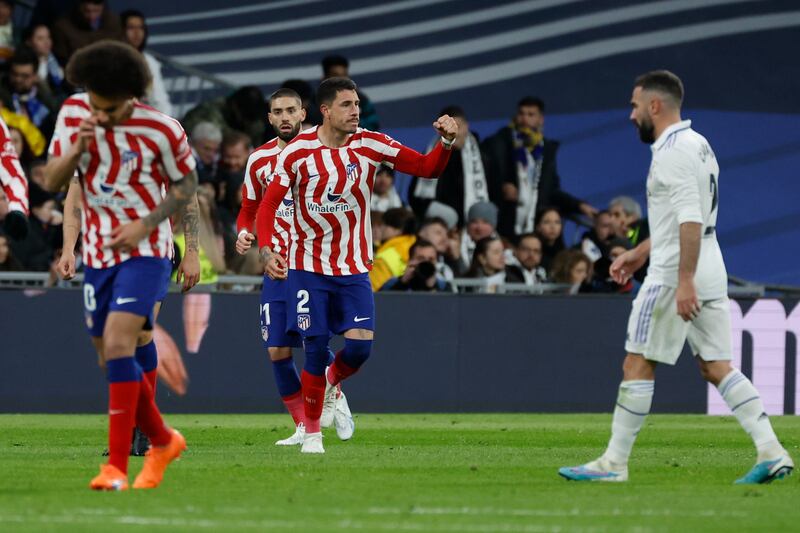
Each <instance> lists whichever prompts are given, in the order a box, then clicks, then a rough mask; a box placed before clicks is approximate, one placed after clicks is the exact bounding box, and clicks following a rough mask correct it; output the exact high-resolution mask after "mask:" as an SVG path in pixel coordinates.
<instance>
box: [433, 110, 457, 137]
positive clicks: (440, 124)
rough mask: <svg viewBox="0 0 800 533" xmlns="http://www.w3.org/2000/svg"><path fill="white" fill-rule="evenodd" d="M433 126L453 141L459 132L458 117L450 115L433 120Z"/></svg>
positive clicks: (440, 133)
mask: <svg viewBox="0 0 800 533" xmlns="http://www.w3.org/2000/svg"><path fill="white" fill-rule="evenodd" d="M433 128H434V129H435V130H436V132H437V133H438V134H439V135H441V136H442V137H444V138H445V139H447V140H448V141H452V140H453V139H455V138H456V135H457V134H458V122H456V119H454V118H453V117H451V116H449V115H442V116H441V117H439V118H437V119H436V120H435V121H434V122H433Z"/></svg>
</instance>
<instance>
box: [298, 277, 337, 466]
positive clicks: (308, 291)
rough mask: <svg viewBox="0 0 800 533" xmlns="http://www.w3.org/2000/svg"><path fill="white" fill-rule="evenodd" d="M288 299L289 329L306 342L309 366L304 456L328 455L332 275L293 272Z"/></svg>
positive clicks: (304, 391)
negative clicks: (325, 428) (325, 415)
mask: <svg viewBox="0 0 800 533" xmlns="http://www.w3.org/2000/svg"><path fill="white" fill-rule="evenodd" d="M288 283H289V285H288V287H289V293H288V298H287V321H288V322H289V327H288V329H289V330H290V331H293V332H296V333H297V334H299V335H300V336H302V339H303V347H304V350H305V363H304V365H303V371H302V373H301V374H300V383H301V388H302V395H303V402H304V414H305V427H306V434H305V437H304V440H303V446H302V447H301V449H300V451H301V452H302V453H325V449H324V447H323V446H322V429H321V425H320V417H321V416H322V406H323V400H324V397H325V383H326V380H325V368H326V366H327V363H328V356H329V351H328V341H329V339H330V333H329V332H330V328H329V326H328V314H329V292H330V290H331V282H330V281H329V277H328V276H323V275H320V274H314V273H312V272H304V271H301V270H290V271H289V276H288Z"/></svg>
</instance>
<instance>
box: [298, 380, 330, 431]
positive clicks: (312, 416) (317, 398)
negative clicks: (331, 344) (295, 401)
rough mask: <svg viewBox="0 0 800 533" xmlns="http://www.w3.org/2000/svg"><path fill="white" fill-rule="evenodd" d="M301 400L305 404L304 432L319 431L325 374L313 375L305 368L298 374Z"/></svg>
mask: <svg viewBox="0 0 800 533" xmlns="http://www.w3.org/2000/svg"><path fill="white" fill-rule="evenodd" d="M300 383H302V387H303V388H302V389H301V391H302V393H303V400H304V402H303V403H304V404H305V415H306V416H305V424H306V433H319V432H320V431H321V430H320V427H319V419H320V417H321V416H322V402H323V400H324V399H325V376H315V375H314V374H309V373H308V372H306V371H305V370H303V372H302V373H301V374H300Z"/></svg>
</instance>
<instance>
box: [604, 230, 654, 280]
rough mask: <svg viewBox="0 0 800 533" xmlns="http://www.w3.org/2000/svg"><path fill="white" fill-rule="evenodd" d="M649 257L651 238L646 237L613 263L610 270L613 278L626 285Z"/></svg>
mask: <svg viewBox="0 0 800 533" xmlns="http://www.w3.org/2000/svg"><path fill="white" fill-rule="evenodd" d="M648 257H650V239H645V240H643V241H642V242H640V243H639V244H638V245H637V246H636V248H633V249H632V250H628V251H627V252H625V253H623V254H621V255H620V256H619V257H617V258H616V259H615V260H614V262H613V263H611V267H610V268H609V270H608V272H609V274H610V275H611V279H613V280H614V281H615V282H617V283H619V284H620V285H625V284H626V283H628V280H629V279H631V276H633V275H634V274H635V273H636V271H637V270H639V269H640V268H642V267H643V266H644V264H645V263H646V262H647V258H648Z"/></svg>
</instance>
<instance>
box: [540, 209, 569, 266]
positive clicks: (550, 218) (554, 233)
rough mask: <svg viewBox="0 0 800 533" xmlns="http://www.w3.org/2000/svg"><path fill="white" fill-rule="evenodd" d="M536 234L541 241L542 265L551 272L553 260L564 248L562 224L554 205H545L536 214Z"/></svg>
mask: <svg viewBox="0 0 800 533" xmlns="http://www.w3.org/2000/svg"><path fill="white" fill-rule="evenodd" d="M536 235H537V236H538V237H539V240H540V241H541V243H542V267H544V269H545V270H546V271H547V273H548V274H551V277H552V269H553V260H554V259H555V258H556V256H557V255H558V253H559V252H561V251H562V250H563V249H564V226H563V225H562V223H561V215H560V214H559V213H558V209H556V208H555V207H545V208H544V209H542V210H541V211H539V213H538V215H537V216H536Z"/></svg>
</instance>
